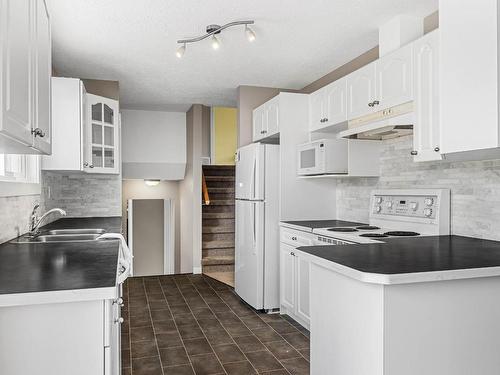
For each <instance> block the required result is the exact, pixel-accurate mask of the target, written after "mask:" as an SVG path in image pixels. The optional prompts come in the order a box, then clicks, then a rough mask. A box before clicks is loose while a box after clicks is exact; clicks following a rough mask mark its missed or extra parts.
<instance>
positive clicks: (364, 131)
mask: <svg viewBox="0 0 500 375" xmlns="http://www.w3.org/2000/svg"><path fill="white" fill-rule="evenodd" d="M414 123H415V120H414V113H413V104H412V102H410V103H406V104H401V105H399V106H397V107H393V108H389V109H385V110H383V111H380V112H376V113H371V114H369V115H367V116H364V117H360V118H357V119H355V120H351V121H349V122H348V125H347V130H344V131H341V132H340V133H339V134H338V138H347V139H370V140H377V141H380V140H384V139H390V138H397V137H403V136H405V135H409V134H412V133H413V124H414Z"/></svg>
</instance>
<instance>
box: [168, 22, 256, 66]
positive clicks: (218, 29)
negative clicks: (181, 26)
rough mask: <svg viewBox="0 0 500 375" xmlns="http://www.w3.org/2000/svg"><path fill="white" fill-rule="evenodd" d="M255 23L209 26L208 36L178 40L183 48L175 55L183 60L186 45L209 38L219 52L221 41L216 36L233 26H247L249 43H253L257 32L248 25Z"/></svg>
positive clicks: (246, 32) (246, 31) (246, 33)
mask: <svg viewBox="0 0 500 375" xmlns="http://www.w3.org/2000/svg"><path fill="white" fill-rule="evenodd" d="M253 24H254V21H251V20H249V21H235V22H230V23H227V24H225V25H223V26H219V25H208V26H207V28H206V31H207V32H206V34H204V35H201V36H199V37H196V38H191V39H181V40H178V41H177V43H179V44H181V46H180V47H179V48H178V49H177V52H176V53H175V55H176V56H177V57H178V58H181V57H182V56H184V53H185V52H186V44H188V43H196V42H199V41H202V40H203V39H206V38H208V37H211V38H210V44H211V46H212V48H213V49H214V50H218V49H219V48H220V40H219V39H218V38H217V37H216V36H215V34H220V33H221V31H222V30H224V29H227V28H228V27H233V26H239V25H245V35H246V37H247V39H248V41H249V42H253V41H255V39H256V36H255V32H254V31H253V30H252V29H251V28H250V27H249V26H248V25H253Z"/></svg>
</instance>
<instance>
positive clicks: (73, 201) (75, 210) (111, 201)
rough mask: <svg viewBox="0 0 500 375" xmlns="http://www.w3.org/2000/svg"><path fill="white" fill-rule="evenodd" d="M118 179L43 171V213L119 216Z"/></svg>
mask: <svg viewBox="0 0 500 375" xmlns="http://www.w3.org/2000/svg"><path fill="white" fill-rule="evenodd" d="M121 186H122V180H121V176H120V175H105V174H102V175H100V174H85V173H72V174H65V173H61V172H49V171H42V201H43V203H44V206H45V209H46V210H49V209H51V208H54V207H59V208H62V209H64V210H66V212H67V214H68V216H69V217H75V216H77V217H78V216H87V217H89V216H121V214H122V208H121V204H122V202H121V199H122V198H121Z"/></svg>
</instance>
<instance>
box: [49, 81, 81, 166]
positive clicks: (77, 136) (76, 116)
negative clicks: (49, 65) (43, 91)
mask: <svg viewBox="0 0 500 375" xmlns="http://www.w3.org/2000/svg"><path fill="white" fill-rule="evenodd" d="M85 96H86V92H85V86H84V85H83V82H82V81H81V80H79V79H77V78H63V77H54V78H52V128H53V134H52V143H53V145H52V154H51V155H50V156H44V157H43V158H42V169H44V170H56V171H57V170H61V171H83V146H84V145H83V138H82V137H83V129H84V127H85V117H86V116H85V113H86V106H85Z"/></svg>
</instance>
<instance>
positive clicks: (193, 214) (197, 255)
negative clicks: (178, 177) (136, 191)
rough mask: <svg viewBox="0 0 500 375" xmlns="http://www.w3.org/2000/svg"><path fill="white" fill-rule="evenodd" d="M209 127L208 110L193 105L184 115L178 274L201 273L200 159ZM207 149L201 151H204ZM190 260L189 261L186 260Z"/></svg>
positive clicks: (199, 105) (198, 105)
mask: <svg viewBox="0 0 500 375" xmlns="http://www.w3.org/2000/svg"><path fill="white" fill-rule="evenodd" d="M209 126H210V111H209V110H207V107H205V106H202V105H201V104H194V105H193V106H192V107H191V109H190V110H189V111H188V112H187V119H186V134H187V162H186V176H185V178H184V179H183V180H182V181H180V182H179V196H180V205H181V253H182V262H181V272H183V273H185V272H189V273H191V272H193V273H201V227H202V226H201V174H202V167H201V157H202V156H207V155H203V149H204V147H203V146H202V145H203V144H206V142H207V141H206V139H203V138H204V134H205V136H207V134H209V132H208V131H206V130H207V129H206V128H207V127H209ZM206 151H207V150H205V152H206ZM190 257H191V258H190Z"/></svg>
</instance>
